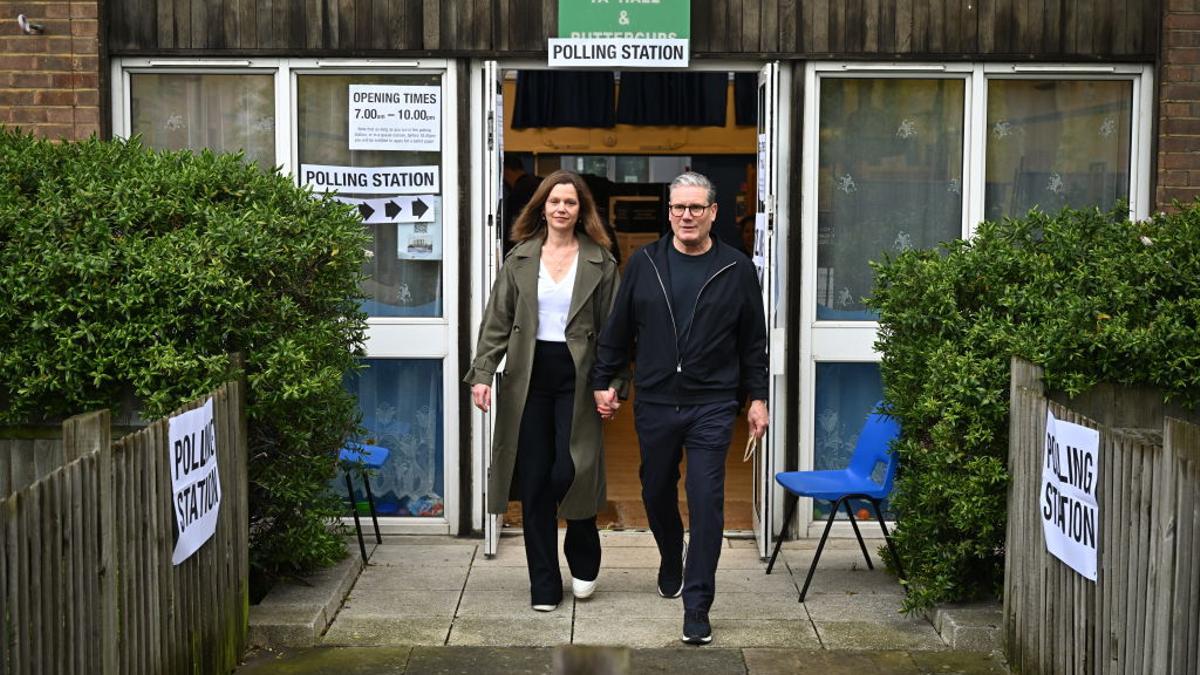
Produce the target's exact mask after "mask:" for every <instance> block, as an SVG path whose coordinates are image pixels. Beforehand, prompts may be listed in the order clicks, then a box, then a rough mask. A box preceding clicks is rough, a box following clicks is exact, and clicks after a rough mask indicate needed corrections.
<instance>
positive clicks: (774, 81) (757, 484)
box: [753, 62, 789, 558]
mask: <svg viewBox="0 0 1200 675" xmlns="http://www.w3.org/2000/svg"><path fill="white" fill-rule="evenodd" d="M786 83H787V81H786V76H785V74H783V73H782V72H781V69H780V66H779V63H778V62H772V63H768V64H767V65H765V66H763V68H762V70H760V71H759V73H758V169H757V174H756V178H757V181H758V186H757V187H758V189H757V194H758V197H757V200H756V202H757V205H756V207H755V214H754V215H755V236H754V265H755V268H756V269H757V271H758V278H759V282H760V284H761V286H762V301H763V312H764V314H765V315H766V318H767V337H768V339H767V350H768V356H769V358H768V362H769V364H770V372H769V379H768V383H769V392H770V393H769V400H768V401H767V404H768V406H769V407H770V411H771V424H770V426H769V427H768V428H767V433H766V435H765V436H764V437H763V440H762V442H761V443H759V447H758V452H757V453H756V454H755V456H754V494H753V508H754V514H753V516H754V538H755V543H756V544H757V547H758V554H759V556H761V557H763V558H766V557H768V556H770V554H771V548H772V547H773V546H774V539H775V536H776V528H778V527H779V523H777V522H776V521H778V520H779V516H778V515H777V513H776V511H777V505H778V503H779V498H780V490H779V489H778V488H777V487H776V486H775V473H776V472H777V471H780V470H781V469H782V459H783V453H782V452H781V451H780V449H781V448H782V447H783V438H784V429H785V426H786V422H787V411H786V410H784V409H783V402H784V401H785V400H786V397H785V388H786V386H787V382H786V378H785V377H784V372H783V364H784V358H783V357H784V354H785V353H786V351H785V349H786V343H785V339H786V335H787V331H786V329H785V326H784V323H785V316H786V313H785V312H784V311H783V307H782V306H781V301H782V298H783V294H782V293H781V289H782V288H784V286H783V275H784V272H785V270H786V266H785V265H784V264H783V263H784V261H783V260H781V259H780V255H781V251H786V250H787V247H786V246H785V245H784V244H783V242H784V241H785V240H786V236H787V227H786V223H785V221H786V217H787V216H786V214H787V208H786V207H787V195H786V190H785V189H781V187H786V186H781V182H782V179H781V177H782V176H786V175H787V174H786V172H785V171H783V170H782V169H783V168H784V167H786V166H787V156H788V149H787V147H786V140H785V139H786V134H784V133H783V131H784V129H786V124H787V120H788V118H789V116H788V114H787V110H786V109H784V107H783V105H781V101H782V100H783V92H784V91H785V90H786Z"/></svg>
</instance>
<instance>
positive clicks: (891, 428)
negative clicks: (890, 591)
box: [767, 401, 904, 602]
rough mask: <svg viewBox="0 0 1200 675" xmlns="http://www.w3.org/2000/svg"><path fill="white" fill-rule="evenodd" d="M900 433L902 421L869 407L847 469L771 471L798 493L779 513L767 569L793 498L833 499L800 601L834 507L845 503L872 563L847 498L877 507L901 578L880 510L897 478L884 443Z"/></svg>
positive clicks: (788, 519)
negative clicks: (878, 471)
mask: <svg viewBox="0 0 1200 675" xmlns="http://www.w3.org/2000/svg"><path fill="white" fill-rule="evenodd" d="M882 406H883V402H882V401H880V402H879V403H877V404H875V408H874V409H875V410H877V411H878V410H881V409H882ZM899 435H900V424H899V423H897V422H896V421H895V420H894V419H892V418H891V417H888V416H887V415H886V414H884V413H881V412H873V413H871V414H870V415H869V416H867V421H866V423H865V424H864V425H863V428H862V431H861V432H859V434H858V443H857V444H856V445H855V446H854V454H853V455H852V456H851V457H850V466H849V467H847V468H845V469H838V470H832V471H781V472H779V473H777V474H775V482H777V483H779V484H780V485H782V486H783V488H784V489H785V490H787V491H788V492H790V493H792V494H794V495H796V498H795V499H793V500H792V501H791V503H790V504H789V505H788V508H787V512H786V514H785V515H784V517H783V529H782V530H781V531H780V533H779V537H776V541H775V552H774V553H772V554H771V562H770V563H769V564H768V565H767V574H770V573H771V569H772V568H774V567H775V558H776V557H778V556H779V547H780V546H782V545H783V533H784V532H786V531H787V529H788V526H789V525H791V522H792V518H793V517H794V516H795V514H796V504H797V503H798V502H799V501H800V499H799V498H800V497H812V498H813V499H823V500H826V501H830V502H833V508H831V509H830V510H829V520H828V521H827V522H826V523H825V532H824V533H823V534H822V535H821V543H819V544H817V553H816V555H814V556H813V560H812V564H811V565H810V566H809V568H808V576H807V577H806V578H805V579H804V588H802V589H800V602H804V596H805V595H807V594H808V586H809V584H811V583H812V578H813V573H814V572H816V570H817V561H818V560H820V559H821V551H823V550H824V549H825V540H826V539H828V538H829V530H830V529H831V528H832V527H833V521H834V519H835V518H836V517H837V513H838V509H839V508H840V507H842V506H843V505H844V506H845V507H846V515H847V516H849V517H850V525H851V526H852V527H853V528H854V536H855V537H857V538H858V546H859V548H861V549H862V554H863V558H865V559H866V561H867V568H868V569H875V566H874V565H872V564H871V556H870V555H869V554H868V553H867V545H866V544H865V543H863V538H862V534H861V533H859V531H858V523H857V522H856V521H855V519H854V513H853V511H852V510H851V508H850V500H852V499H859V500H864V501H868V502H870V503H871V506H873V507H874V508H875V518H876V519H877V520H879V527H881V528H883V538H884V540H886V541H887V547H888V551H890V552H891V554H892V560H894V561H895V562H896V571H897V572H898V573H899V574H900V578H901V579H903V578H904V568H902V567H901V566H900V556H898V555H896V547H895V546H894V545H893V544H892V537H891V534H889V533H888V529H887V525H885V524H884V522H883V512H882V510H881V507H880V504H881V502H883V500H885V499H887V497H888V495H889V494H891V492H892V483H893V481H894V480H895V478H896V467H897V465H898V463H899V462H898V460H897V459H896V455H895V453H893V452H891V451H889V449H888V446H889V445H891V442H892V440H893V439H894V438H896V437H897V436H899ZM879 464H883V465H884V472H883V482H876V481H875V480H874V479H873V478H872V476H873V475H874V473H875V468H876V466H877V465H879Z"/></svg>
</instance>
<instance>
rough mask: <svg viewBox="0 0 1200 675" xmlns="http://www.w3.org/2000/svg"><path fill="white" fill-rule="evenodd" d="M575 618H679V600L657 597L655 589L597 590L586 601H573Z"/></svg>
mask: <svg viewBox="0 0 1200 675" xmlns="http://www.w3.org/2000/svg"><path fill="white" fill-rule="evenodd" d="M575 618H576V620H579V619H605V620H608V621H611V622H612V623H630V622H627V621H626V619H667V618H670V619H673V620H679V621H682V620H683V601H682V600H681V599H679V598H660V597H658V594H657V593H653V592H651V593H630V592H628V591H601V590H598V591H596V593H595V594H594V595H593V596H592V597H591V598H588V601H587V602H580V603H577V604H576V605H575Z"/></svg>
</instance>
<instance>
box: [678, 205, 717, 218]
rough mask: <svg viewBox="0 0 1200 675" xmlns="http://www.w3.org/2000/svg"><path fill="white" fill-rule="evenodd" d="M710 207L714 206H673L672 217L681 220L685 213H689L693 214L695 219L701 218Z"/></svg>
mask: <svg viewBox="0 0 1200 675" xmlns="http://www.w3.org/2000/svg"><path fill="white" fill-rule="evenodd" d="M710 206H712V204H671V215H673V216H675V217H676V218H679V217H680V216H682V215H683V212H684V211H687V212H688V213H690V214H692V217H693V218H699V217H700V216H702V215H704V212H705V211H707V210H708V207H710Z"/></svg>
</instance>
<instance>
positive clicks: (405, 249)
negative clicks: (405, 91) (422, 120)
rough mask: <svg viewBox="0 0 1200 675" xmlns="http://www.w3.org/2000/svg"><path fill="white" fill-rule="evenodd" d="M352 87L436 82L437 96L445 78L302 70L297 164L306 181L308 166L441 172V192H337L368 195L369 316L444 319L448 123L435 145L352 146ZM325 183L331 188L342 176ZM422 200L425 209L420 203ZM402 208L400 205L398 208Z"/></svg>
mask: <svg viewBox="0 0 1200 675" xmlns="http://www.w3.org/2000/svg"><path fill="white" fill-rule="evenodd" d="M351 85H390V86H405V87H422V88H426V87H432V88H435V91H438V97H437V98H438V100H439V101H440V100H441V96H440V87H441V75H438V74H432V75H301V76H299V78H298V84H297V92H296V101H297V107H298V114H297V117H298V119H297V125H298V130H297V133H298V150H299V157H298V161H297V166H298V167H299V169H300V171H299V173H300V175H301V176H302V180H303V173H304V168H305V165H316V166H320V167H332V170H334V171H336V170H338V169H341V168H371V167H433V169H430V171H431V172H432V173H433V174H437V186H438V187H437V189H428V190H424V191H419V192H412V191H408V190H405V191H400V190H398V191H397V192H394V193H379V192H376V191H364V192H355V189H356V188H353V187H346V188H342V189H340V190H338V195H339V197H343V198H347V199H348V200H350V201H352V202H354V201H358V200H364V199H365V200H369V201H368V203H367V204H366V206H365V208H363V207H360V209H362V210H363V212H364V215H366V214H367V213H368V211H369V212H370V216H369V217H370V221H369V222H365V223H364V227H366V228H367V230H368V231H369V232H370V234H371V242H372V243H371V249H370V250H369V251H368V260H367V263H366V273H367V275H368V279H367V280H366V281H365V282H364V283H363V294H364V295H365V296H366V298H367V299H366V301H365V302H364V303H363V309H364V310H365V311H366V312H367V314H369V315H371V316H410V317H437V316H441V315H442V288H443V284H442V253H441V252H442V250H443V249H444V243H445V228H444V227H443V222H442V204H441V194H442V187H441V186H442V185H443V184H444V183H445V181H446V178H447V177H446V176H441V175H440V173H441V163H442V153H441V149H440V147H444V144H442V143H441V142H440V138H441V134H444V133H445V128H444V127H445V125H444V124H443V125H442V129H441V132H440V133H439V134H438V138H439V140H438V145H439V149H438V150H419V151H414V150H351V149H350V145H351V144H350V86H351ZM413 110H417V108H413ZM421 114H424V113H423V112H422V113H421ZM434 114H440V113H434ZM380 124H381V125H383V124H384V123H383V122H381V123H380ZM431 175H432V174H431ZM326 184H330V185H334V184H337V181H327V183H326ZM401 192H403V194H401ZM417 201H419V202H420V204H422V205H424V206H423V207H421V206H417V204H416V202H417ZM389 203H391V205H392V206H391V207H389V206H388V204H389ZM397 206H399V207H401V208H400V209H399V210H397ZM405 209H408V211H406V210H405ZM425 209H427V210H425ZM418 210H420V211H421V213H422V214H423V215H422V217H421V220H420V222H411V218H407V216H406V213H411V214H416V213H417V211H418ZM397 213H398V214H399V215H396V214H397ZM393 216H395V217H393ZM406 219H407V221H408V222H406ZM381 221H383V222H381ZM396 221H399V222H396Z"/></svg>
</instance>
